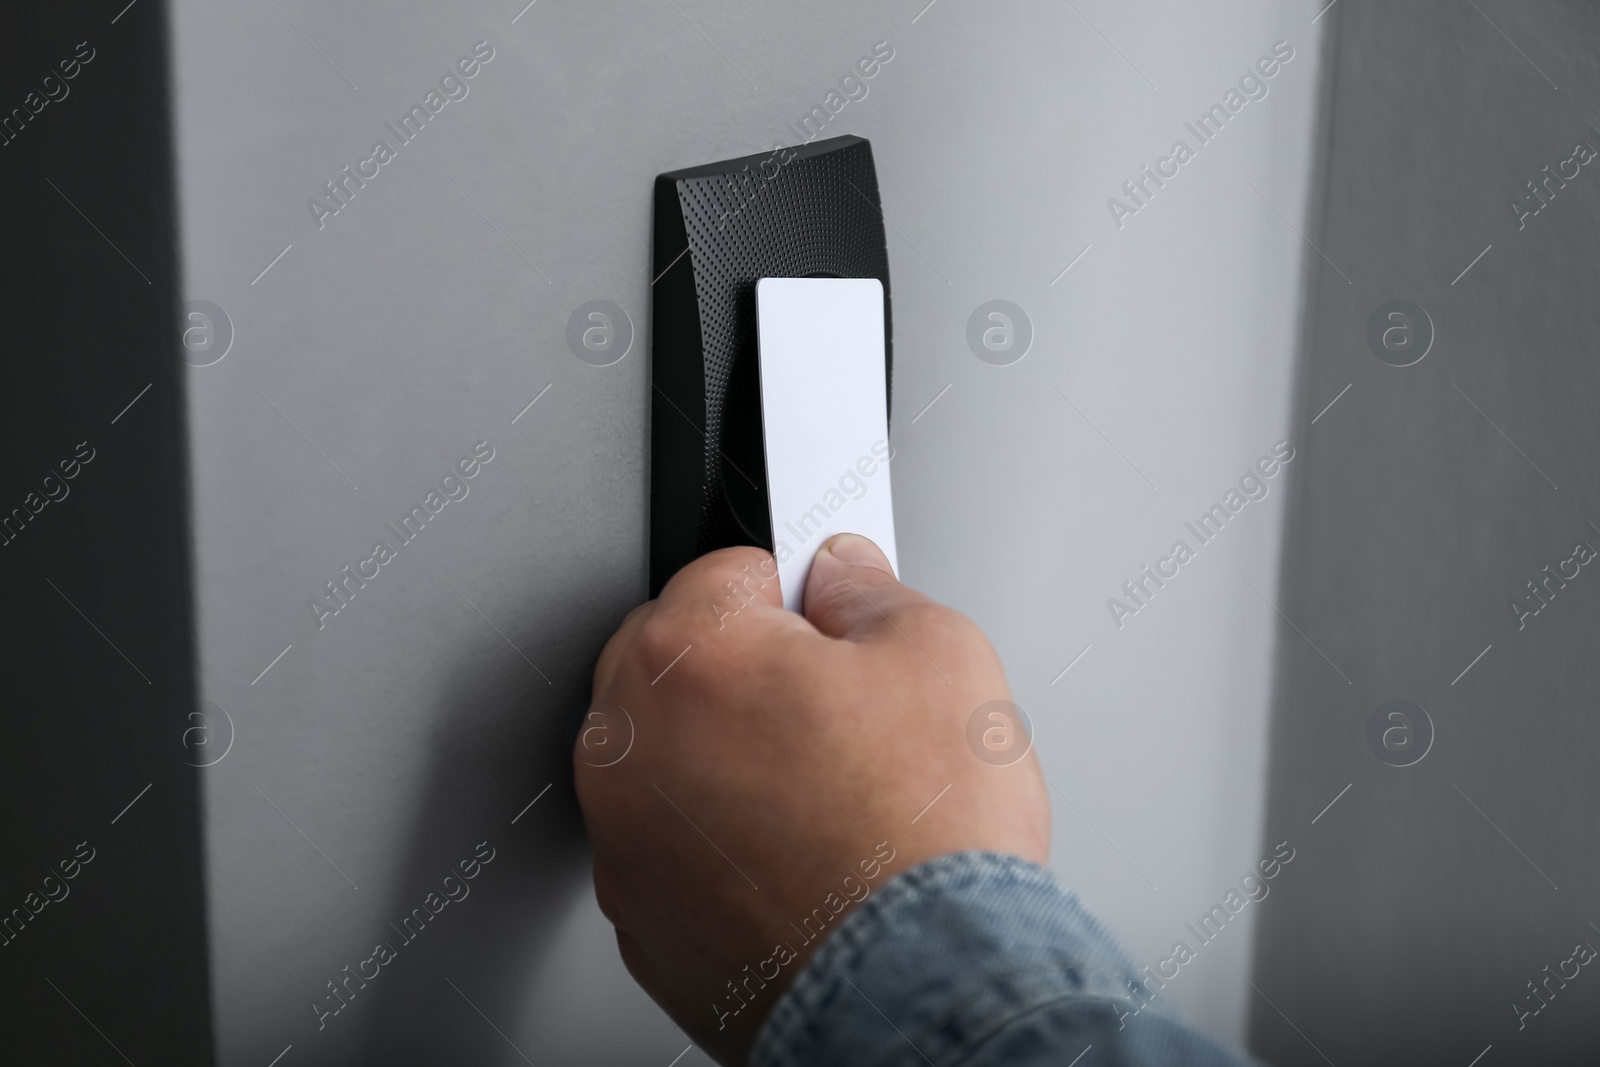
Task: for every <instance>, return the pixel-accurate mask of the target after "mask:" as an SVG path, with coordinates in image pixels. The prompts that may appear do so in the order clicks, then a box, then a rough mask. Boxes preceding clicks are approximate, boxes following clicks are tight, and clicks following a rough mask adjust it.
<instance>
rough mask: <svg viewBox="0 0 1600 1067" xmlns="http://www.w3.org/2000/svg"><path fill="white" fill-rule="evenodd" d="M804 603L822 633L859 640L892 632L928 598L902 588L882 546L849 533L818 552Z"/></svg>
mask: <svg viewBox="0 0 1600 1067" xmlns="http://www.w3.org/2000/svg"><path fill="white" fill-rule="evenodd" d="M803 603H804V605H805V616H806V619H807V620H808V621H810V623H811V625H813V626H815V627H816V628H817V629H818V630H820V631H821V632H822V633H824V634H826V635H827V636H829V637H841V638H848V639H850V640H857V641H859V640H862V639H864V638H866V637H868V636H870V635H871V634H873V633H874V632H876V631H878V630H889V629H890V628H891V627H892V626H893V625H894V623H893V622H892V620H894V619H895V618H897V617H898V616H899V615H901V614H903V613H904V612H905V611H906V609H907V608H909V607H912V606H916V605H921V604H925V603H927V598H926V597H924V596H923V595H922V594H921V593H919V592H917V591H916V590H915V589H908V588H907V587H906V586H903V585H901V584H900V580H899V579H898V578H896V577H895V576H894V571H893V570H892V569H891V568H890V566H889V558H888V557H887V556H885V555H884V554H883V550H882V549H880V548H879V547H878V546H877V545H876V544H874V543H873V542H872V541H870V540H868V539H867V538H865V537H862V536H861V535H860V534H850V533H845V534H838V535H836V536H834V537H831V538H829V539H828V540H827V541H825V542H824V543H823V545H822V547H821V548H819V549H817V554H816V557H815V558H814V559H812V561H811V572H810V574H808V575H807V576H806V591H805V596H804V598H803Z"/></svg>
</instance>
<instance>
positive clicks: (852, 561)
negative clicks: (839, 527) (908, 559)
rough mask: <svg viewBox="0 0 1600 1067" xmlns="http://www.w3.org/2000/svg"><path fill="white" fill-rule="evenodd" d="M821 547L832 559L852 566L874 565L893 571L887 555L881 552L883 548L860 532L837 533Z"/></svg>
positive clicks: (882, 569)
mask: <svg viewBox="0 0 1600 1067" xmlns="http://www.w3.org/2000/svg"><path fill="white" fill-rule="evenodd" d="M822 549H823V551H824V552H827V553H828V554H829V555H831V556H832V557H833V558H834V559H836V560H839V561H840V562H841V563H848V564H849V565H850V566H852V567H876V568H877V569H878V570H880V571H888V572H889V573H890V574H893V573H894V568H892V567H890V566H889V557H888V556H885V555H884V554H883V550H882V549H880V548H879V547H878V546H877V545H875V544H873V543H872V542H871V541H870V540H868V539H867V538H865V537H862V536H861V535H860V534H852V533H844V534H838V535H837V536H835V537H834V538H833V539H832V540H830V541H829V542H828V543H827V544H825V545H823V546H822Z"/></svg>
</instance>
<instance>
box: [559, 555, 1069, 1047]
mask: <svg viewBox="0 0 1600 1067" xmlns="http://www.w3.org/2000/svg"><path fill="white" fill-rule="evenodd" d="M1010 696H1011V693H1010V690H1009V688H1008V687H1007V685H1006V679H1005V672H1004V671H1003V670H1002V668H1001V665H1000V661H999V658H998V657H997V656H996V655H995V652H994V650H993V649H992V648H991V647H990V646H989V642H988V641H987V640H986V639H985V638H984V636H983V634H982V633H981V632H980V631H979V630H978V628H977V626H975V625H974V624H973V623H972V622H971V621H970V620H968V619H967V618H965V617H964V616H962V615H961V614H959V613H958V612H955V611H952V610H950V609H949V608H945V607H942V606H940V605H938V604H935V603H934V602H932V601H931V600H929V599H928V598H927V597H925V596H923V595H922V594H921V593H918V592H916V591H914V590H911V589H908V588H906V587H905V586H903V585H901V584H900V583H899V582H898V581H897V580H896V579H895V577H894V575H893V574H892V573H891V572H890V570H889V565H888V561H887V560H886V559H885V558H884V556H883V553H882V552H880V551H879V550H878V548H877V546H876V545H874V544H873V543H872V542H871V541H868V540H867V539H865V538H862V537H857V536H855V535H852V534H843V535H840V536H838V537H835V538H833V539H832V540H831V541H829V542H828V543H827V544H825V545H824V546H823V547H822V548H821V550H820V551H819V552H818V553H817V556H816V560H815V562H814V563H813V564H812V567H811V574H810V578H809V580H808V581H807V583H806V591H805V616H804V617H801V616H799V615H795V614H793V613H791V612H786V611H784V610H783V608H782V599H781V597H780V594H779V590H778V581H777V566H776V564H775V563H774V561H773V559H772V557H771V556H770V555H768V554H767V553H765V552H763V551H761V550H759V549H754V548H731V549H725V550H723V551H720V552H714V553H712V554H710V555H708V556H705V557H702V558H701V559H698V560H696V561H695V562H694V563H691V564H690V565H689V566H687V567H685V568H684V569H683V570H682V571H681V572H679V573H678V574H677V575H676V576H675V577H674V578H673V579H672V581H671V582H669V583H668V584H667V587H666V588H665V589H664V590H663V591H662V593H661V597H660V599H658V600H653V601H651V602H649V603H647V604H644V605H643V606H641V607H639V608H637V609H635V610H634V611H633V612H632V613H631V614H630V615H629V616H628V617H627V619H626V620H625V621H624V622H623V623H622V626H621V628H620V629H619V630H618V631H617V633H616V634H615V635H614V636H613V637H612V638H611V640H610V642H609V643H608V644H607V645H606V647H605V650H604V652H602V653H601V655H600V661H599V663H598V665H597V666H596V667H595V675H594V703H593V705H592V706H591V709H590V712H589V715H588V718H587V719H586V721H585V723H584V729H583V731H582V732H581V733H580V736H579V740H578V744H577V747H576V749H575V752H574V764H575V776H576V781H577V790H578V800H579V802H580V803H581V804H582V807H583V813H584V821H585V822H586V824H587V826H588V830H589V835H590V837H591V839H592V840H593V842H594V850H595V861H594V882H595V895H596V896H597V898H598V900H599V904H600V909H601V911H602V912H604V914H605V916H606V917H607V918H608V919H610V920H611V922H612V924H613V925H614V926H615V927H616V930H617V947H618V949H619V951H620V952H621V954H622V959H623V962H624V963H625V964H626V965H627V968H628V971H629V973H631V974H632V975H633V977H634V978H635V979H636V980H637V981H638V982H639V984H640V985H641V986H643V987H644V988H645V990H646V991H647V992H649V994H650V995H651V996H652V997H653V998H655V1000H656V1002H657V1003H658V1004H660V1005H661V1006H662V1007H663V1008H664V1009H666V1011H667V1013H668V1014H670V1015H671V1016H672V1017H673V1019H675V1020H676V1021H677V1022H678V1023H679V1025H681V1026H682V1027H683V1028H684V1029H685V1030H686V1031H687V1032H688V1033H689V1034H690V1036H691V1037H693V1038H694V1039H695V1041H696V1042H698V1043H699V1044H700V1045H701V1047H702V1048H704V1049H706V1050H707V1051H708V1052H710V1053H711V1054H712V1055H714V1056H715V1057H716V1058H717V1059H718V1060H719V1061H720V1062H722V1063H726V1064H733V1063H742V1062H743V1060H744V1058H745V1055H746V1053H747V1052H748V1050H749V1047H750V1044H751V1042H752V1041H753V1040H754V1037H755V1034H756V1031H757V1030H758V1029H759V1027H760V1025H761V1022H762V1021H763V1020H764V1019H765V1017H766V1015H767V1012H768V1010H769V1009H770V1008H771V1006H772V1004H773V1003H774V1002H775V1001H776V999H777V997H778V995H779V993H781V992H782V991H783V990H784V989H785V988H787V987H788V985H789V983H790V982H792V981H793V980H794V977H795V975H796V974H797V973H798V972H799V970H800V968H801V967H803V966H804V965H805V961H806V960H807V959H808V958H809V956H810V954H811V953H812V952H813V951H815V949H816V948H817V946H818V945H819V944H820V943H821V942H822V941H823V940H824V939H825V938H826V937H827V936H828V934H830V933H832V931H833V930H834V929H835V928H836V927H837V926H838V924H839V923H840V921H842V919H843V918H844V915H845V914H847V913H848V911H849V910H850V908H851V907H852V906H853V905H855V904H857V903H859V902H860V901H862V900H864V899H866V897H867V896H868V895H870V893H871V892H872V891H874V890H876V889H877V888H879V887H881V886H882V885H883V884H884V883H885V882H887V881H888V880H889V879H890V878H891V877H893V876H894V875H895V874H898V873H900V872H901V871H904V870H908V869H909V868H911V867H913V866H916V865H917V864H919V863H922V862H923V861H925V860H929V859H933V858H934V857H936V856H941V855H944V854H946V853H950V852H957V851H963V850H967V849H985V850H990V851H997V852H1010V853H1015V854H1018V855H1021V856H1023V857H1025V858H1027V859H1030V860H1034V861H1036V862H1039V863H1043V862H1045V860H1046V856H1047V852H1048V849H1049V841H1050V806H1049V801H1048V798H1047V796H1046V793H1045V788H1044V780H1043V778H1042V776H1041V775H1040V773H1039V769H1038V764H1037V761H1036V760H1035V758H1034V755H1033V753H1032V751H1031V748H1030V747H1029V739H1028V738H1027V737H1026V736H1025V735H1023V736H1020V737H1018V736H1016V735H1015V733H1014V731H1013V730H1012V729H1011V728H1009V727H1008V725H1007V720H1006V719H1005V718H1004V717H1003V716H996V717H993V718H992V719H991V717H990V715H989V714H988V713H987V712H988V709H986V710H985V711H984V712H980V711H979V709H980V707H981V706H982V705H985V704H987V703H988V702H990V701H996V700H1000V701H1005V700H1009V699H1010ZM997 707H1004V705H997ZM975 719H976V720H977V721H976V722H974V720H975ZM996 731H998V733H996ZM977 737H981V738H983V742H981V743H979V742H969V738H977ZM1001 742H1003V743H1004V745H1015V746H1016V748H1015V751H1016V752H1018V753H1022V752H1025V753H1026V754H1025V755H1023V756H1021V758H1015V757H1013V758H1015V762H1007V760H1006V759H1004V758H1001V759H995V758H992V757H993V750H994V749H995V747H996V745H997V744H999V743H1001ZM985 744H986V745H987V746H988V749H989V750H990V751H989V752H987V753H986V754H988V755H990V756H991V758H989V759H983V758H980V757H979V755H978V752H979V751H980V750H981V749H983V747H984V745H985ZM1002 747H1003V745H1002Z"/></svg>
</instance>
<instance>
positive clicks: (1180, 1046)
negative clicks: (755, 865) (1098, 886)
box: [749, 852, 1247, 1067]
mask: <svg viewBox="0 0 1600 1067" xmlns="http://www.w3.org/2000/svg"><path fill="white" fill-rule="evenodd" d="M1165 999H1166V998H1163V997H1162V996H1161V995H1160V993H1159V991H1158V989H1157V988H1156V983H1155V982H1152V981H1151V980H1150V979H1149V977H1148V976H1147V975H1146V974H1141V973H1139V971H1138V969H1137V968H1136V967H1135V966H1134V964H1133V962H1132V960H1131V959H1130V958H1129V957H1128V956H1127V955H1126V953H1124V952H1123V951H1122V949H1121V948H1120V947H1119V946H1118V945H1117V943H1116V941H1115V939H1114V938H1113V937H1112V936H1111V934H1110V932H1109V931H1108V930H1107V929H1106V928H1105V926H1104V925H1103V924H1101V922H1100V921H1099V920H1098V919H1096V918H1095V917H1094V916H1093V915H1091V914H1090V913H1089V912H1088V911H1087V909H1085V908H1084V906H1083V904H1082V903H1081V902H1080V901H1079V900H1078V898H1077V896H1076V895H1075V894H1073V893H1072V892H1071V891H1069V890H1067V889H1066V888H1065V887H1064V886H1062V885H1061V884H1060V883H1059V882H1058V881H1057V880H1056V878H1055V876H1054V875H1052V874H1051V873H1050V872H1049V871H1048V870H1046V869H1045V868H1043V867H1040V866H1038V865H1037V864H1034V863H1029V862H1028V861H1026V860H1024V859H1021V858H1020V857H1017V856H1008V855H1000V854H996V853H987V852H960V853H953V854H951V855H947V856H941V857H939V858H938V859H935V860H930V861H929V862H927V863H924V864H921V865H920V866H918V867H915V868H913V869H912V870H910V871H907V872H905V873H904V874H901V875H899V876H898V877H896V878H895V879H893V880H892V881H890V882H889V883H888V884H886V885H885V886H884V887H883V888H882V889H881V890H879V892H878V893H877V894H875V895H874V896H873V897H871V898H869V899H868V900H867V901H866V902H865V903H863V904H862V905H861V907H860V908H858V909H857V910H856V911H854V912H852V913H851V914H850V915H848V916H847V917H846V918H845V920H844V921H843V922H842V923H841V924H840V925H839V926H838V928H837V929H835V930H834V932H833V934H832V935H831V936H830V937H829V938H828V940H827V941H826V942H824V943H823V945H822V946H821V948H819V949H818V950H817V952H816V954H815V955H814V956H812V958H811V959H810V960H809V961H808V962H807V964H806V966H805V968H804V969H803V970H802V971H801V972H800V974H799V975H798V976H797V977H796V979H795V982H794V984H793V985H792V986H791V987H790V988H789V989H788V990H787V991H785V993H784V995H783V996H782V997H780V998H779V1000H778V1002H777V1004H775V1005H774V1006H773V1008H772V1012H771V1014H770V1015H769V1016H768V1017H767V1019H766V1021H765V1023H763V1025H762V1027H761V1030H760V1032H759V1033H758V1034H757V1036H756V1041H755V1044H754V1046H753V1047H752V1049H751V1053H750V1058H749V1063H750V1065H751V1067H814V1065H815V1067H820V1065H824V1064H827V1065H834V1064H843V1063H848V1064H852V1065H858V1064H897V1063H906V1064H924V1063H927V1064H934V1065H937V1067H945V1065H949V1064H957V1063H961V1064H971V1065H977V1064H989V1063H994V1064H1000V1063H1008V1064H1033V1063H1039V1064H1044V1063H1053V1064H1057V1065H1061V1067H1064V1065H1065V1064H1066V1063H1067V1062H1068V1061H1070V1060H1072V1059H1073V1058H1074V1057H1075V1056H1077V1055H1078V1054H1079V1053H1080V1052H1084V1051H1086V1046H1087V1045H1092V1044H1098V1047H1097V1048H1096V1049H1095V1052H1096V1054H1095V1055H1094V1056H1092V1057H1091V1058H1089V1059H1086V1060H1085V1061H1084V1063H1083V1064H1082V1065H1081V1067H1090V1065H1091V1064H1094V1063H1121V1064H1145V1063H1152V1064H1153V1063H1180V1062H1181V1063H1185V1064H1188V1063H1215V1064H1243V1063H1246V1062H1247V1061H1245V1060H1243V1059H1241V1058H1239V1057H1237V1056H1236V1055H1235V1054H1232V1053H1229V1052H1227V1051H1226V1050H1224V1049H1222V1048H1221V1047H1220V1046H1217V1045H1215V1044H1213V1043H1212V1042H1211V1041H1209V1040H1208V1039H1206V1038H1204V1037H1202V1036H1200V1035H1198V1034H1195V1033H1193V1032H1191V1031H1188V1030H1186V1029H1185V1028H1184V1027H1183V1026H1182V1024H1181V1023H1179V1022H1177V1021H1176V1020H1175V1019H1174V1018H1172V1017H1171V1015H1170V1014H1169V1013H1168V1012H1167V1011H1166V1010H1165V1008H1164V1006H1163V1005H1164V1002H1165ZM1141 1008H1143V1010H1140V1009H1141ZM1104 1057H1110V1058H1104ZM1169 1057H1170V1058H1169Z"/></svg>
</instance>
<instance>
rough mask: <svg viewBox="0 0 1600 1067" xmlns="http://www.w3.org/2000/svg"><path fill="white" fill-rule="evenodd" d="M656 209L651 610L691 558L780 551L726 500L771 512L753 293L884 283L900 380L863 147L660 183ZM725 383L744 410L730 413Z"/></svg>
mask: <svg viewBox="0 0 1600 1067" xmlns="http://www.w3.org/2000/svg"><path fill="white" fill-rule="evenodd" d="M655 207H656V243H655V272H656V274H657V275H658V276H659V277H658V281H657V284H656V286H655V287H654V290H653V319H652V337H653V341H652V349H653V351H652V378H653V384H654V386H655V389H654V398H655V399H654V411H653V423H652V427H651V439H652V453H653V455H652V470H651V559H650V587H651V595H652V596H654V595H656V594H657V593H659V592H660V591H661V587H662V586H663V585H665V584H666V581H667V579H669V578H670V577H672V575H673V574H674V573H676V571H677V570H678V569H679V568H680V567H682V566H683V565H684V564H685V563H688V562H689V561H690V560H691V559H693V558H694V557H695V556H698V555H701V554H703V553H705V552H709V551H712V550H713V549H717V548H723V547H726V546H728V545H737V544H758V545H761V546H763V547H766V548H771V547H772V540H771V529H770V523H769V522H767V521H766V520H765V518H764V515H762V516H753V515H752V509H751V507H750V506H749V505H748V504H745V505H744V506H742V507H741V508H740V509H739V515H740V516H741V517H743V518H744V522H743V523H741V522H740V521H739V518H736V517H735V508H734V505H733V503H731V502H730V499H729V496H730V492H729V490H730V488H732V490H733V496H734V497H735V498H736V499H743V500H753V499H758V500H760V501H762V507H761V510H762V511H763V512H764V501H765V496H766V484H765V473H764V471H765V466H764V459H763V457H762V455H761V451H760V440H761V435H760V432H759V427H760V424H759V421H755V423H754V428H753V430H752V427H751V424H750V420H753V419H757V416H758V415H759V390H758V389H754V388H753V387H754V385H755V383H757V382H758V381H759V379H758V378H757V373H758V371H757V369H756V364H755V359H756V353H755V336H756V330H755V327H756V308H755V283H756V282H757V281H758V280H759V279H761V278H796V277H807V276H828V277H838V278H877V279H878V280H879V281H880V282H882V283H883V298H884V327H885V334H886V336H885V357H886V365H885V368H884V372H885V375H886V376H888V375H889V374H890V371H891V368H892V351H891V349H890V347H889V340H890V336H891V335H892V331H891V330H890V328H889V323H890V314H889V260H888V255H887V252H886V250H885V248H884V231H883V213H882V211H881V208H880V203H879V197H878V180H877V175H876V173H875V171H874V169H873V164H872V146H871V145H870V144H869V143H868V142H867V141H865V140H863V139H862V138H859V137H836V138H833V139H831V140H827V141H817V142H815V143H813V144H810V145H807V146H805V147H802V148H798V149H792V150H783V151H782V152H777V153H773V154H769V155H757V156H748V157H745V158H742V159H735V160H729V161H727V162H724V163H716V164H712V165H710V166H704V167H695V168H692V169H689V170H683V171H677V172H675V173H672V174H663V175H661V176H660V177H658V178H657V179H656V205H655ZM685 247H687V249H688V251H687V254H685ZM663 272H664V273H663ZM736 368H739V370H738V372H737V373H736ZM891 380H892V378H891ZM730 382H733V383H736V385H737V386H738V387H739V392H740V393H741V395H742V396H743V397H744V398H745V399H744V400H742V401H741V402H740V403H739V404H738V405H736V407H733V408H730V407H729V405H728V404H727V399H728V395H729V385H730Z"/></svg>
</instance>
